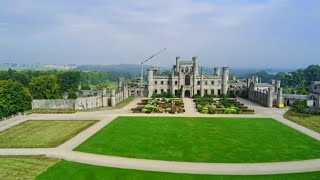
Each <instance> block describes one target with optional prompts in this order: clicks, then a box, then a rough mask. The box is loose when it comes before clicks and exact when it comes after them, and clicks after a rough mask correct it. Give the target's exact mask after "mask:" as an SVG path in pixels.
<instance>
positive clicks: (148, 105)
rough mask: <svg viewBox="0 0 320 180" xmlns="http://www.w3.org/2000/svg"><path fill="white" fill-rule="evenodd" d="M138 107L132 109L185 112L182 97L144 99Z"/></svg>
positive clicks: (149, 111) (173, 112) (134, 110)
mask: <svg viewBox="0 0 320 180" xmlns="http://www.w3.org/2000/svg"><path fill="white" fill-rule="evenodd" d="M137 105H138V106H137V107H136V108H133V109H131V111H132V112H133V113H147V114H150V113H171V114H176V113H183V112H185V109H184V103H183V100H182V99H181V98H152V99H142V100H141V102H139V103H138V104H137Z"/></svg>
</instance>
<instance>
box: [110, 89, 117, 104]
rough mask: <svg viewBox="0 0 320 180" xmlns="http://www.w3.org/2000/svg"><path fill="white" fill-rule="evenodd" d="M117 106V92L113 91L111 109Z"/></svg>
mask: <svg viewBox="0 0 320 180" xmlns="http://www.w3.org/2000/svg"><path fill="white" fill-rule="evenodd" d="M115 106H116V90H114V89H112V90H111V107H115Z"/></svg>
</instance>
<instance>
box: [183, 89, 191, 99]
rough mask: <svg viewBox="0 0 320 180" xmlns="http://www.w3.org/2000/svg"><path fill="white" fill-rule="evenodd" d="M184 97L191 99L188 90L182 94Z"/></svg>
mask: <svg viewBox="0 0 320 180" xmlns="http://www.w3.org/2000/svg"><path fill="white" fill-rule="evenodd" d="M184 97H186V98H190V97H191V93H190V91H189V90H186V91H185V92H184Z"/></svg>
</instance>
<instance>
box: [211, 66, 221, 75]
mask: <svg viewBox="0 0 320 180" xmlns="http://www.w3.org/2000/svg"><path fill="white" fill-rule="evenodd" d="M213 75H214V76H221V72H220V68H219V67H214V69H213Z"/></svg>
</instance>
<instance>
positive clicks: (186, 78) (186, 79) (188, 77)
mask: <svg viewBox="0 0 320 180" xmlns="http://www.w3.org/2000/svg"><path fill="white" fill-rule="evenodd" d="M190 81H191V79H190V75H186V77H185V82H184V85H186V86H190V84H191V83H190Z"/></svg>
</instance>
